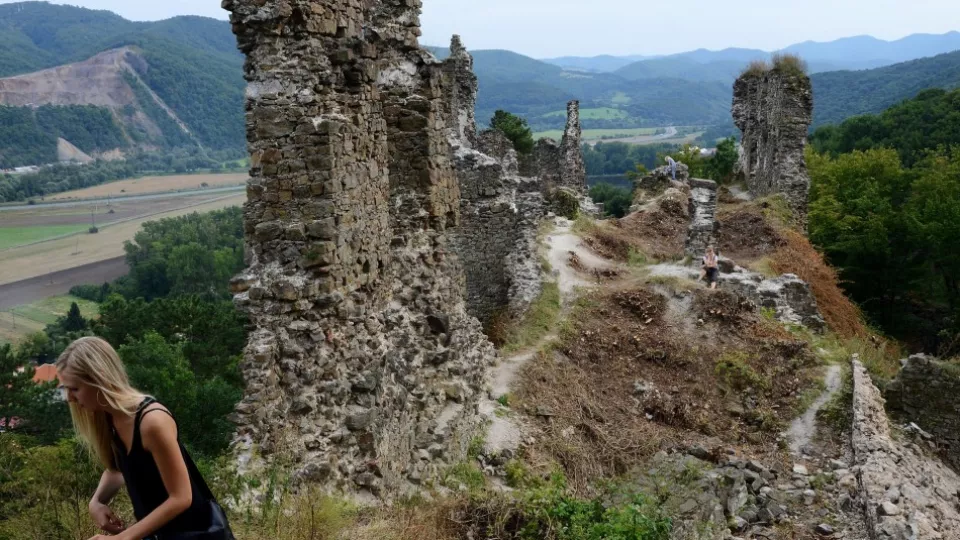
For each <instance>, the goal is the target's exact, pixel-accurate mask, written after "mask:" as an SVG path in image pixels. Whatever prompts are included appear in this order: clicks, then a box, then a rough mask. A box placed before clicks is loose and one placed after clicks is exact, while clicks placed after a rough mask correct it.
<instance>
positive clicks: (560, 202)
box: [551, 188, 580, 219]
mask: <svg viewBox="0 0 960 540" xmlns="http://www.w3.org/2000/svg"><path fill="white" fill-rule="evenodd" d="M551 206H553V211H554V212H556V213H557V215H559V216H563V217H565V218H567V219H577V216H579V215H580V201H579V200H577V196H576V195H575V194H574V193H573V192H571V191H569V190H567V189H563V188H561V189H558V190H556V191H554V192H553V195H552V197H551Z"/></svg>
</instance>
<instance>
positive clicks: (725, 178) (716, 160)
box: [707, 137, 740, 183]
mask: <svg viewBox="0 0 960 540" xmlns="http://www.w3.org/2000/svg"><path fill="white" fill-rule="evenodd" d="M738 159H740V153H739V152H738V151H737V140H736V139H735V138H733V137H730V138H728V139H724V140H723V141H721V142H720V143H718V144H717V153H716V154H714V155H713V157H712V158H711V159H710V161H709V162H708V163H707V175H708V176H709V177H710V178H711V179H712V180H716V181H717V182H721V183H725V182H729V181H730V179H731V178H733V169H734V167H736V165H737V160H738Z"/></svg>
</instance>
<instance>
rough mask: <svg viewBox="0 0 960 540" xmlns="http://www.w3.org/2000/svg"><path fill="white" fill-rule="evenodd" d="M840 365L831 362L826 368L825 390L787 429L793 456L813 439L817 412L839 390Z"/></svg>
mask: <svg viewBox="0 0 960 540" xmlns="http://www.w3.org/2000/svg"><path fill="white" fill-rule="evenodd" d="M840 371H841V370H840V366H839V365H836V364H833V365H831V366H830V367H829V368H827V376H826V378H825V379H824V385H825V386H826V390H824V392H823V394H821V395H820V397H818V398H817V400H816V401H814V402H813V404H812V405H810V408H809V409H807V412H805V413H803V416H800V417H799V418H797V419H795V420H794V421H793V422H792V423H791V424H790V429H789V430H787V438H788V439H789V441H790V453H791V454H793V455H794V456H801V455H802V454H803V453H804V448H806V447H807V445H809V444H810V441H812V440H813V436H814V435H816V433H817V413H818V412H819V411H820V409H821V408H822V407H823V406H824V405H826V404H827V402H828V401H830V398H832V397H833V395H834V394H836V393H837V391H838V390H840Z"/></svg>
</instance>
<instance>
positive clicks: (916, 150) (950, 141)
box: [810, 88, 960, 167]
mask: <svg viewBox="0 0 960 540" xmlns="http://www.w3.org/2000/svg"><path fill="white" fill-rule="evenodd" d="M810 142H811V144H812V145H813V147H814V149H816V150H817V151H818V152H820V153H828V154H831V155H834V156H837V155H840V154H845V153H849V152H853V151H854V150H871V149H874V148H893V149H894V150H896V151H897V153H898V154H900V159H901V161H902V162H903V163H904V165H906V166H908V167H911V166H913V165H914V164H915V163H917V162H918V161H920V160H921V159H922V158H923V157H924V154H925V152H926V151H928V150H930V149H934V148H938V147H941V146H943V147H950V146H956V147H958V148H960V89H958V90H952V91H949V92H948V91H946V90H943V89H939V88H934V89H929V90H924V91H922V92H920V94H919V95H917V97H915V98H913V99H910V100H907V101H904V102H902V103H899V104H897V105H895V106H893V107H890V108H889V109H887V110H885V111H883V112H882V113H881V114H879V115H864V116H857V117H854V118H850V119H848V120H846V121H844V122H843V123H842V124H840V125H837V126H833V125H830V126H824V127H821V128H820V129H818V130H816V131H815V132H814V133H813V135H812V136H811V137H810Z"/></svg>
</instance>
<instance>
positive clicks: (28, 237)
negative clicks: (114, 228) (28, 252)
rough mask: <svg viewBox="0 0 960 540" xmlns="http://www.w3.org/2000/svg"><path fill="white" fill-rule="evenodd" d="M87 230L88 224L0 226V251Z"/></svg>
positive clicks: (0, 221)
mask: <svg viewBox="0 0 960 540" xmlns="http://www.w3.org/2000/svg"><path fill="white" fill-rule="evenodd" d="M0 223H3V222H2V220H0ZM88 228H89V224H87V225H39V226H35V227H6V226H0V251H2V250H4V249H7V248H11V247H14V246H20V245H23V244H30V243H33V242H41V241H43V240H47V239H49V238H56V237H58V236H64V235H68V234H73V233H78V232H81V231H85V230H87V229H88Z"/></svg>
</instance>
